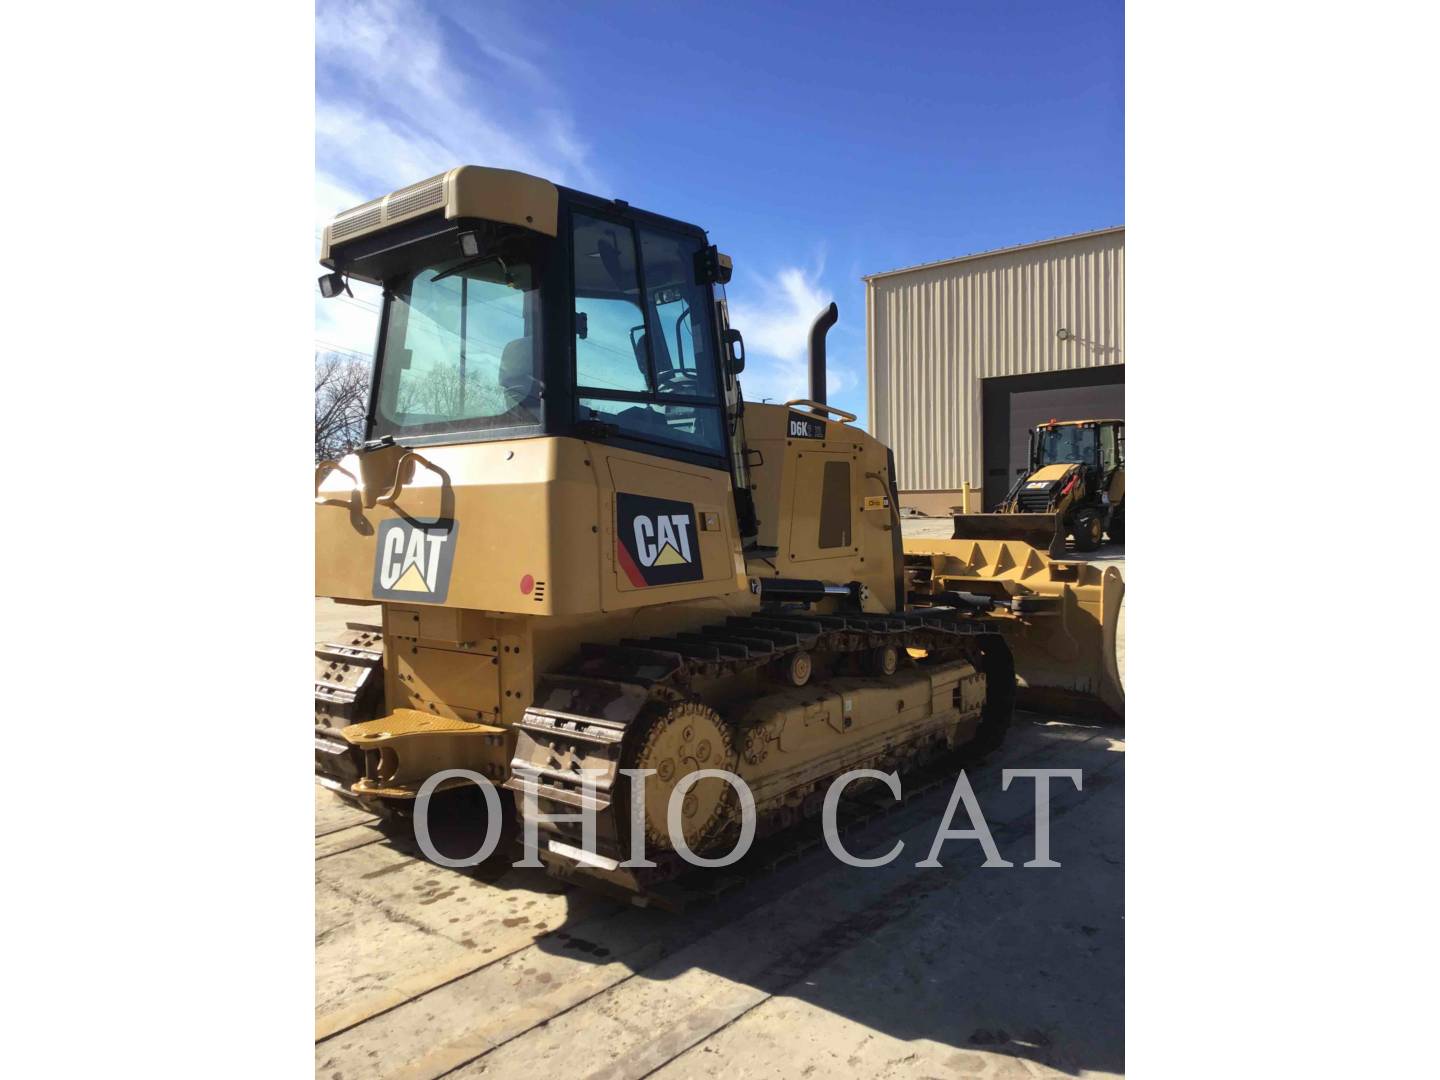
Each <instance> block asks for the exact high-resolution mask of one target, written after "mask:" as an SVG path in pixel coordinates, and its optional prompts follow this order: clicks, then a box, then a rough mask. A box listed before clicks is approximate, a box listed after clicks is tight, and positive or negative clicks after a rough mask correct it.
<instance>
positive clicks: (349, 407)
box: [315, 352, 370, 464]
mask: <svg viewBox="0 0 1440 1080" xmlns="http://www.w3.org/2000/svg"><path fill="white" fill-rule="evenodd" d="M369 402H370V365H369V364H368V363H367V362H366V361H364V360H362V359H360V358H359V357H357V356H354V355H351V354H348V353H337V352H317V353H316V354H315V461H316V463H317V464H318V463H320V462H322V461H327V460H328V461H333V460H336V459H338V458H341V457H344V456H345V455H346V454H348V453H349V452H350V451H351V450H353V449H355V447H357V446H359V445H360V441H361V440H362V439H364V438H365V409H366V407H367V406H368V405H369Z"/></svg>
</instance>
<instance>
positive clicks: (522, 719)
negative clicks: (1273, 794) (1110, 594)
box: [315, 166, 1063, 896]
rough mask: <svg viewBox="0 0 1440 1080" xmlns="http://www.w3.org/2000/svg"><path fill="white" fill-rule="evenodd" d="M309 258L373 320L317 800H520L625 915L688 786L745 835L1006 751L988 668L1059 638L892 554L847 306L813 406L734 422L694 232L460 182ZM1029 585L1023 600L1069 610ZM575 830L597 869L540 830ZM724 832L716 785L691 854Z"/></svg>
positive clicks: (341, 223) (612, 203)
mask: <svg viewBox="0 0 1440 1080" xmlns="http://www.w3.org/2000/svg"><path fill="white" fill-rule="evenodd" d="M321 263H322V265H323V266H324V267H325V268H326V271H327V273H326V274H325V275H324V276H322V278H321V280H320V287H321V292H322V294H324V295H326V296H335V295H338V294H340V293H343V292H344V291H345V290H346V289H347V288H348V283H349V282H350V281H352V280H355V281H365V282H371V283H374V284H376V285H378V286H380V287H381V289H382V291H383V302H382V304H381V313H380V322H379V332H378V341H377V347H376V350H375V360H374V374H373V378H372V387H371V392H370V400H369V404H368V409H367V417H366V426H365V439H366V441H365V442H364V444H363V445H362V446H361V447H360V448H359V449H358V450H357V451H356V452H354V453H352V454H349V455H347V456H345V457H344V458H343V459H341V460H339V461H330V462H325V463H322V464H321V465H320V466H319V467H318V468H317V470H316V488H315V502H316V506H315V515H316V517H315V532H316V569H315V577H316V592H317V595H320V596H325V597H331V598H334V599H336V600H338V601H341V602H343V603H353V604H366V605H370V604H379V606H380V609H381V611H382V617H381V620H380V622H379V623H378V624H376V625H368V624H360V623H352V624H351V630H350V632H349V634H348V635H347V636H345V637H344V638H343V639H342V640H338V641H335V642H333V643H330V644H327V645H324V646H322V647H320V648H319V649H318V650H317V672H316V683H315V686H316V732H315V734H316V739H315V746H316V772H317V779H318V780H319V782H320V783H322V784H324V785H326V786H327V787H331V788H333V789H334V790H336V791H338V792H340V793H341V794H343V795H344V796H346V797H347V798H351V799H355V800H359V801H361V802H362V803H364V804H365V805H367V806H369V807H372V808H375V809H377V810H382V811H386V812H396V811H399V812H403V811H404V809H405V808H406V807H407V806H408V805H413V803H414V800H415V799H416V796H417V793H418V792H419V791H420V788H421V786H422V785H423V784H424V783H425V781H426V780H427V779H428V778H430V777H432V776H433V775H435V774H436V773H437V772H439V771H441V770H446V769H465V770H470V771H471V772H474V773H479V774H480V775H482V776H485V777H488V778H490V779H491V780H492V781H494V782H495V783H496V784H497V785H503V786H504V788H505V789H507V790H509V791H511V792H516V793H519V792H522V791H524V790H525V786H526V784H530V785H533V786H532V787H531V793H532V795H533V797H527V798H514V799H513V800H512V801H513V807H514V809H513V810H511V809H507V810H506V811H505V812H506V813H507V814H509V813H514V814H517V815H520V816H521V818H522V819H523V817H524V816H525V815H527V814H528V815H530V816H531V817H532V819H533V822H534V824H535V825H536V826H537V828H538V830H539V835H540V836H542V837H543V838H544V842H543V843H542V844H541V846H540V850H539V852H538V853H539V855H540V857H541V858H542V860H543V861H544V862H545V864H546V865H547V867H548V868H549V869H550V870H551V872H553V873H556V874H558V875H561V876H567V877H573V878H575V879H577V880H580V881H584V882H587V883H591V884H595V885H598V886H601V887H604V888H608V889H622V890H626V891H628V892H629V893H630V894H632V895H637V896H644V895H646V894H647V893H648V892H649V891H650V890H652V889H654V888H656V887H657V886H659V885H660V884H661V883H663V882H665V881H666V880H668V879H671V878H673V877H675V876H676V875H678V874H680V873H681V872H683V871H684V870H685V869H686V865H685V863H684V862H683V860H681V859H679V858H678V857H677V856H676V846H677V845H676V839H677V838H676V836H674V835H673V834H672V832H671V829H670V822H669V820H668V819H667V813H666V811H667V807H668V804H669V796H670V794H671V792H673V791H674V789H675V787H676V785H677V784H680V783H681V781H682V780H683V779H684V778H685V777H686V776H689V775H690V774H692V773H694V772H696V771H697V770H706V769H720V770H728V771H730V772H731V773H734V774H737V775H738V776H739V777H741V778H742V779H743V780H744V781H745V783H746V785H748V787H749V789H750V791H751V792H752V793H753V796H754V803H755V811H756V816H757V823H758V829H757V833H758V835H761V836H763V835H766V834H767V833H775V832H777V831H780V830H783V829H785V828H787V827H789V826H791V825H792V824H794V823H796V822H798V821H799V820H801V819H803V818H805V817H808V816H812V815H813V814H815V813H816V812H817V811H818V809H819V804H820V802H821V800H822V799H823V797H824V792H825V788H826V785H827V784H828V783H829V782H830V781H831V780H832V779H833V778H835V777H836V776H838V775H840V774H842V773H844V772H846V771H849V770H853V769H857V768H878V769H882V770H887V771H888V770H894V769H901V770H904V769H909V768H911V767H914V766H917V765H919V764H922V763H933V762H934V761H935V760H937V759H943V757H944V755H946V754H948V753H950V752H951V751H954V750H956V749H957V748H960V747H969V748H970V749H971V750H972V751H976V752H982V753H983V752H984V751H986V750H988V749H992V748H994V747H995V746H997V745H999V743H1000V741H1001V740H1002V739H1003V737H1004V734H1005V729H1006V726H1007V724H1008V723H1009V721H1010V716H1011V710H1012V701H1013V697H1014V689H1015V685H1016V680H1015V672H1014V668H1013V661H1012V655H1011V648H1010V646H1009V645H1008V644H1007V642H1008V641H1010V640H1014V639H1016V638H1017V637H1023V635H1024V633H1025V629H1026V627H1027V626H1029V625H1031V624H1032V622H1034V621H1035V620H1036V619H1039V620H1040V621H1042V622H1043V621H1044V620H1045V619H1051V620H1055V619H1057V618H1060V617H1061V615H1060V613H1059V612H1056V611H1047V612H1040V613H1038V614H1031V613H1029V612H1027V611H1020V610H1016V609H1015V607H1014V600H1013V598H1012V596H1011V595H1010V594H1009V593H1007V592H1006V591H1005V590H1004V589H1003V588H999V587H995V588H990V589H989V590H988V591H986V590H983V589H974V590H969V589H955V588H950V587H949V586H948V585H947V581H948V580H949V579H948V578H947V576H946V575H947V570H946V567H947V566H950V564H949V563H946V562H945V559H946V558H947V557H946V556H944V555H943V554H942V555H937V556H936V557H935V558H936V559H937V560H939V561H938V562H934V561H932V562H931V563H927V564H926V566H925V567H920V566H919V565H918V561H917V560H920V559H921V557H922V556H921V553H912V554H911V555H906V554H905V553H904V552H903V551H902V543H901V531H900V518H899V515H898V503H897V501H896V488H895V467H894V460H893V457H892V455H891V453H890V451H889V450H888V449H887V448H886V447H885V446H883V445H881V444H880V443H879V442H877V441H876V440H875V439H874V438H872V437H871V436H869V435H868V434H866V433H865V432H864V431H861V430H859V429H858V428H856V427H854V426H853V422H854V420H855V417H854V415H853V414H850V413H848V412H845V411H844V410H842V409H837V408H834V407H833V406H830V405H828V404H827V403H826V402H825V384H824V366H825V361H824V344H825V331H826V329H828V327H829V325H831V324H832V323H833V322H834V321H835V318H836V315H837V312H836V309H835V308H834V305H831V307H830V308H829V309H828V310H827V311H826V312H825V313H823V314H822V315H821V317H820V318H819V319H817V320H816V327H815V329H814V331H813V332H812V336H811V353H812V365H811V369H812V385H811V391H810V397H809V398H808V399H799V400H794V401H789V402H787V403H785V404H783V405H780V404H757V403H754V402H746V401H745V400H744V398H743V395H742V392H741V388H740V383H739V379H738V376H739V375H740V374H741V373H742V371H743V370H744V366H745V350H744V341H743V338H742V336H741V334H740V332H739V331H738V330H736V329H733V328H732V327H731V326H730V325H729V317H728V309H727V305H726V301H725V298H724V291H723V286H724V284H725V282H726V281H727V280H728V279H729V277H730V272H731V263H730V260H729V258H728V257H727V256H725V255H723V254H721V253H720V252H719V251H718V250H717V249H716V248H715V247H714V246H713V245H711V244H710V243H709V242H708V240H707V238H706V234H705V232H704V231H703V230H702V229H700V228H699V227H697V226H694V225H691V224H687V223H685V222H681V221H677V220H674V219H672V218H668V217H664V216H661V215H658V214H653V213H649V212H645V211H642V210H639V209H637V208H635V207H632V206H630V205H628V204H627V203H625V202H623V201H621V200H614V199H603V198H598V197H595V196H592V195H587V194H584V193H582V192H578V191H574V190H570V189H568V188H564V187H559V186H557V185H554V184H552V183H550V182H548V181H546V180H543V179H540V178H537V177H533V176H529V175H525V174H522V173H518V172H511V171H507V170H501V169H493V168H484V167H478V166H460V167H458V168H454V169H451V170H449V171H448V172H445V173H443V174H441V175H439V176H435V177H432V178H431V179H428V180H425V181H422V182H420V183H418V184H414V185H411V186H409V187H406V188H402V189H400V190H398V191H395V192H393V193H391V194H389V195H386V196H384V197H382V198H379V199H376V200H373V201H371V202H368V203H365V204H364V205H362V206H358V207H355V208H354V209H352V210H348V211H346V212H344V213H342V214H340V215H338V216H337V217H336V218H335V219H334V220H333V221H332V222H331V223H330V224H329V225H328V226H327V227H326V229H325V231H324V234H323V239H322V251H321ZM934 543H937V544H940V545H944V544H946V543H947V542H945V541H938V542H934ZM1032 554H1033V553H1032ZM911 562H916V565H915V566H910V565H909V564H910V563H911ZM965 566H966V568H967V569H974V568H975V567H974V564H973V563H966V564H965ZM907 567H908V569H907ZM950 568H951V569H955V567H954V566H951V567H950ZM922 570H923V571H924V573H923V574H922V573H921V571H922ZM1043 576H1044V575H1043V574H1041V575H1038V576H1037V575H1036V574H1031V575H1030V576H1029V577H1027V578H1026V579H1025V584H1024V585H1022V586H1020V592H1019V593H1017V595H1024V596H1032V595H1039V596H1041V597H1042V598H1044V597H1048V598H1050V599H1053V600H1056V601H1057V603H1058V602H1059V601H1060V600H1061V599H1063V597H1062V589H1061V588H1060V587H1058V586H1050V585H1048V584H1046V583H1045V582H1042V581H1041V580H1040V578H1041V577H1043ZM921 577H923V578H924V580H923V581H921V580H919V578H921ZM1062 578H1063V574H1062ZM587 770H588V771H589V772H590V774H591V776H592V777H598V779H597V780H596V781H595V783H594V785H593V787H587V785H586V784H585V783H583V776H584V773H585V772H586V771H587ZM624 770H653V773H652V774H649V775H644V774H632V773H627V772H625V771H624ZM635 775H644V780H643V784H644V786H643V790H642V791H641V792H639V793H634V794H635V795H636V797H635V800H634V802H633V803H632V792H631V790H630V786H629V785H630V784H631V782H632V781H633V778H634V776H635ZM635 782H637V783H638V782H640V781H635ZM466 783H468V781H467V780H465V779H463V778H451V779H449V780H447V781H446V782H445V784H443V785H441V788H442V790H443V788H444V787H446V786H449V785H451V784H454V785H464V784H466ZM632 805H633V806H638V807H641V808H642V809H643V813H640V814H638V815H635V814H632V813H631V807H632ZM581 807H587V808H589V809H591V810H593V811H594V812H595V821H596V832H595V836H594V838H593V842H592V843H585V842H583V841H584V837H583V836H582V830H581V827H580V826H579V825H578V824H572V823H568V822H554V821H551V820H549V818H550V817H551V816H555V815H559V814H562V813H570V814H573V813H574V812H575V811H576V810H577V809H578V808H581ZM738 821H739V809H738V807H737V802H736V797H735V789H734V788H733V787H731V786H730V785H728V784H727V783H725V782H724V781H722V780H719V779H715V778H712V777H706V778H705V779H702V780H700V781H699V782H698V783H694V784H693V786H691V787H690V788H689V790H688V792H686V793H685V794H684V797H683V805H682V807H681V814H680V829H681V832H682V833H683V837H681V838H680V839H683V841H684V845H683V846H684V847H686V848H688V850H690V851H692V852H695V853H697V854H701V853H705V852H708V851H713V850H717V849H719V848H721V847H722V846H724V845H726V843H727V842H728V841H729V840H730V839H731V838H732V837H733V836H734V835H735V833H736V830H737V827H738ZM642 830H643V833H644V842H645V849H646V855H647V857H648V860H649V861H651V862H653V864H654V865H653V866H648V867H636V866H631V865H625V862H626V860H627V855H628V853H629V852H630V851H631V850H632V847H631V844H632V839H633V838H634V836H635V834H636V832H637V831H642Z"/></svg>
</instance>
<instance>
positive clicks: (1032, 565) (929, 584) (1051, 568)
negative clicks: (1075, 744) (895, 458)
mask: <svg viewBox="0 0 1440 1080" xmlns="http://www.w3.org/2000/svg"><path fill="white" fill-rule="evenodd" d="M1042 516H1043V517H1049V516H1050V515H1018V514H993V515H962V516H959V517H957V518H956V519H955V520H956V524H957V527H958V526H959V525H960V522H962V521H968V520H972V519H973V518H976V517H983V518H992V519H1000V518H1016V517H1042ZM905 569H906V576H907V578H908V581H909V589H910V598H911V601H912V603H917V604H925V603H932V604H947V603H950V602H951V601H950V600H949V599H947V597H946V594H947V593H948V594H950V595H951V596H952V597H953V596H955V595H957V594H968V595H969V596H971V597H974V596H975V595H976V594H978V595H979V596H984V597H989V598H991V599H992V600H994V601H996V602H997V611H996V612H995V614H996V615H1002V616H1003V615H1004V614H1005V613H1006V612H1008V614H1009V617H1001V618H997V619H996V623H997V624H998V626H999V627H1000V630H1001V632H1002V633H1003V634H1004V635H1005V639H1006V641H1007V642H1008V643H1009V645H1010V651H1011V652H1012V653H1013V654H1014V657H1015V674H1016V677H1017V679H1018V682H1019V685H1018V687H1017V690H1018V697H1017V703H1018V704H1019V705H1020V706H1021V707H1023V708H1030V709H1034V710H1036V711H1038V712H1046V713H1055V714H1060V715H1068V716H1089V717H1098V718H1101V719H1105V720H1110V721H1122V720H1123V719H1124V717H1125V689H1124V686H1123V684H1122V683H1121V679H1120V665H1119V659H1118V656H1117V651H1116V646H1117V634H1116V630H1117V625H1118V620H1119V616H1120V605H1121V601H1122V600H1123V599H1124V596H1125V580H1124V578H1123V577H1122V576H1121V573H1120V570H1119V568H1118V567H1115V566H1103V565H1100V564H1097V563H1092V562H1086V561H1085V560H1080V559H1067V558H1055V557H1053V556H1051V555H1050V554H1048V548H1045V547H1037V546H1036V545H1032V544H1027V543H1025V542H1024V541H1022V540H1018V539H998V540H997V539H988V538H980V537H969V538H963V539H950V540H931V539H923V538H918V537H917V538H914V539H909V540H906V541H905Z"/></svg>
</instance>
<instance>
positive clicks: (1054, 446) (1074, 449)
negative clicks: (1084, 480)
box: [1036, 426, 1095, 465]
mask: <svg viewBox="0 0 1440 1080" xmlns="http://www.w3.org/2000/svg"><path fill="white" fill-rule="evenodd" d="M1039 437H1040V460H1039V461H1038V462H1036V464H1037V465H1061V464H1070V463H1074V462H1079V463H1081V464H1085V465H1090V464H1093V463H1094V461H1095V429H1094V428H1093V427H1088V428H1082V427H1070V426H1066V427H1053V428H1041V429H1040V431H1039Z"/></svg>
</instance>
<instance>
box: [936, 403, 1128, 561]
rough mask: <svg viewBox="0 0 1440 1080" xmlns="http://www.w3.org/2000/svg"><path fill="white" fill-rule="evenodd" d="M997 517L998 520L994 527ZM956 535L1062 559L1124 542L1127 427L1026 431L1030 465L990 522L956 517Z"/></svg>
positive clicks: (1067, 423)
mask: <svg viewBox="0 0 1440 1080" xmlns="http://www.w3.org/2000/svg"><path fill="white" fill-rule="evenodd" d="M996 515H1004V516H1003V517H1002V518H999V519H997V517H996ZM955 526H956V529H957V530H959V531H958V532H957V535H964V536H969V537H974V538H986V539H996V540H999V539H1007V538H1009V539H1015V540H1023V541H1025V542H1027V543H1031V544H1034V545H1036V546H1043V547H1044V548H1045V549H1046V550H1047V551H1048V552H1049V554H1051V555H1052V556H1056V557H1059V556H1063V555H1064V554H1065V551H1066V547H1065V541H1066V538H1067V537H1070V536H1073V537H1074V538H1075V550H1076V551H1080V552H1089V551H1095V550H1096V549H1098V548H1099V547H1100V546H1101V544H1103V543H1104V541H1105V537H1106V536H1107V535H1108V536H1109V538H1110V540H1111V542H1112V543H1116V544H1123V543H1124V542H1125V421H1123V420H1051V421H1049V422H1048V423H1045V424H1040V425H1039V426H1037V427H1034V428H1032V429H1031V430H1030V453H1029V462H1028V465H1027V466H1026V467H1025V468H1022V469H1021V470H1020V474H1019V476H1018V477H1017V478H1016V480H1015V483H1014V485H1013V486H1012V487H1011V488H1010V490H1009V491H1008V492H1006V494H1005V498H1004V499H1003V500H1001V502H1000V505H999V506H997V507H996V508H995V513H994V514H961V515H958V516H957V517H956V520H955Z"/></svg>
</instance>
